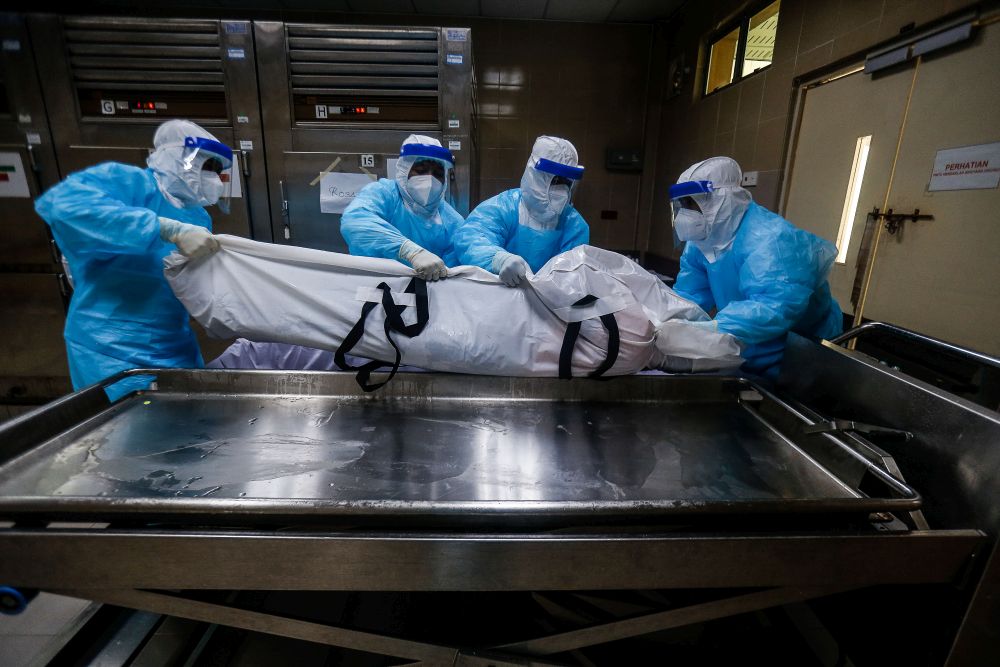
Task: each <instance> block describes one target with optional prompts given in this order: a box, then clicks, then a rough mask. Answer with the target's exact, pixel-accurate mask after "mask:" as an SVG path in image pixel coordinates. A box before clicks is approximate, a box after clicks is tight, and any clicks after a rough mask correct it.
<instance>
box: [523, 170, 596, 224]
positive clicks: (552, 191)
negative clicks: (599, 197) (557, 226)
mask: <svg viewBox="0 0 1000 667" xmlns="http://www.w3.org/2000/svg"><path fill="white" fill-rule="evenodd" d="M533 166H534V168H535V171H537V172H538V175H539V179H537V180H539V181H540V185H543V186H544V187H540V188H539V192H538V195H539V198H540V199H541V200H542V201H545V202H548V212H549V213H550V214H551V215H556V216H558V215H559V214H561V213H562V211H563V209H564V208H566V206H567V205H568V204H569V203H570V202H571V201H572V200H573V195H574V194H575V193H576V188H577V187H578V186H579V184H580V179H582V178H583V171H584V168H583V167H572V166H570V165H568V164H563V163H561V162H553V161H552V160H547V159H545V158H539V159H538V160H536V161H535V164H534V165H533Z"/></svg>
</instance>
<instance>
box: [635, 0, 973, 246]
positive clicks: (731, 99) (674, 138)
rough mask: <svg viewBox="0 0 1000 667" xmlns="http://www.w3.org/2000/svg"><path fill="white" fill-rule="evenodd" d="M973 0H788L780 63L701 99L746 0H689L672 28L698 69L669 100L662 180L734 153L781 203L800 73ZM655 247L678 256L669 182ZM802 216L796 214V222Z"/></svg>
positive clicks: (766, 197) (658, 197)
mask: <svg viewBox="0 0 1000 667" xmlns="http://www.w3.org/2000/svg"><path fill="white" fill-rule="evenodd" d="M969 4H970V3H969V0H935V1H934V2H928V1H926V0H782V3H781V13H780V16H779V20H778V34H777V36H776V39H775V51H774V61H773V63H772V65H771V66H770V67H768V68H767V69H765V70H763V71H760V72H757V73H756V74H753V75H751V76H750V77H748V78H746V79H744V80H743V81H741V82H740V83H737V84H735V85H733V86H731V87H729V88H726V89H724V90H722V91H719V92H718V93H715V94H713V95H709V96H707V97H702V96H701V95H700V94H698V93H699V91H700V90H701V89H702V86H703V85H704V71H703V67H704V62H703V60H704V58H702V59H701V61H702V62H699V55H700V50H702V49H703V48H704V40H705V38H706V37H708V36H709V35H710V34H711V33H712V32H713V31H714V30H716V29H717V28H718V27H721V25H723V24H724V23H726V22H727V21H728V20H729V18H730V17H731V16H733V15H734V14H735V13H736V12H737V11H739V10H740V9H741V8H742V7H745V6H746V5H747V3H746V2H737V1H733V0H729V1H725V2H689V3H688V4H687V6H686V7H685V10H684V12H683V14H682V15H681V16H679V17H678V20H677V21H676V22H674V23H672V24H671V25H670V26H669V29H670V32H671V34H672V38H668V39H670V42H671V44H670V56H669V57H671V58H672V57H674V56H676V55H677V54H679V53H683V54H684V57H685V61H686V64H687V65H688V66H690V67H691V69H692V72H691V74H689V75H688V77H687V78H686V79H685V81H684V89H683V92H682V93H681V94H680V95H679V96H677V97H675V98H672V99H670V100H668V101H666V102H665V103H664V105H663V109H662V116H661V126H660V139H659V144H658V147H659V150H658V161H657V167H656V170H655V180H656V182H658V183H659V182H663V183H672V182H674V181H675V180H676V178H677V176H678V175H679V174H680V173H681V171H683V170H684V169H685V168H686V167H688V166H689V165H691V164H693V163H694V162H697V161H699V160H702V159H704V158H707V157H712V156H713V155H730V156H732V157H733V158H734V159H736V160H737V161H738V162H739V163H740V165H741V166H742V167H743V170H744V171H751V170H756V171H758V172H759V180H758V185H757V186H756V187H755V188H752V189H751V191H752V192H753V194H754V199H755V200H756V201H758V202H759V203H761V204H762V205H764V206H767V207H768V208H772V209H776V208H777V206H778V201H777V200H778V196H779V190H780V186H781V178H782V164H783V158H784V153H785V148H786V146H787V143H786V142H787V140H788V136H787V135H788V133H789V116H790V112H791V106H792V97H793V95H794V92H795V91H794V88H793V79H794V78H795V77H798V76H801V75H803V74H806V73H809V72H812V71H814V70H817V69H820V68H822V67H825V66H827V65H830V64H831V63H834V62H836V61H838V60H841V59H843V58H845V57H847V56H850V55H852V54H855V53H859V52H864V51H865V50H866V49H868V48H870V47H872V46H874V45H876V44H878V43H879V42H881V41H884V40H887V39H890V38H892V37H893V36H895V35H897V34H899V31H900V28H902V27H904V26H906V25H907V24H910V23H915V24H916V25H917V26H920V25H921V24H924V23H927V22H929V21H932V20H934V19H936V18H939V17H941V16H944V15H946V14H950V13H952V12H954V11H957V10H959V9H961V8H962V7H965V6H967V5H969ZM654 192H655V193H656V194H655V197H654V201H653V210H652V216H651V218H652V220H651V225H650V228H649V235H648V238H649V242H648V246H647V250H648V251H649V252H650V253H652V254H654V255H659V256H663V257H670V256H674V257H676V252H675V250H674V248H673V235H672V232H671V230H670V223H669V215H668V212H667V206H668V201H667V198H666V196H665V195H666V189H665V188H656V189H655V190H654ZM793 222H794V221H793Z"/></svg>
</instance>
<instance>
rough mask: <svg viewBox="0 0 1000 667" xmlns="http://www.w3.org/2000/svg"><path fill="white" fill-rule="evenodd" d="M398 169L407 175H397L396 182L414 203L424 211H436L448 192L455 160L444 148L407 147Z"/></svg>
mask: <svg viewBox="0 0 1000 667" xmlns="http://www.w3.org/2000/svg"><path fill="white" fill-rule="evenodd" d="M397 165H398V167H397V171H399V172H403V171H405V173H397V180H399V181H400V182H401V185H403V186H404V187H405V189H406V191H407V193H408V194H409V195H410V197H411V198H412V199H413V201H414V202H415V203H416V204H418V205H420V206H422V207H426V208H433V207H436V205H437V203H438V202H440V201H441V200H442V199H444V197H445V196H446V194H447V192H448V183H449V181H450V178H451V173H452V170H453V169H454V166H455V157H454V156H453V155H452V154H451V151H449V150H448V149H447V148H443V147H441V146H434V145H433V144H404V145H403V147H402V149H401V150H400V159H399V161H398V162H397ZM400 168H402V169H400Z"/></svg>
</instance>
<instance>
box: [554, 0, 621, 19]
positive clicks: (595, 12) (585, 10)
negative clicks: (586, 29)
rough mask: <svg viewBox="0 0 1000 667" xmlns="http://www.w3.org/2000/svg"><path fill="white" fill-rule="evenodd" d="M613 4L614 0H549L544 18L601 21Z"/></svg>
mask: <svg viewBox="0 0 1000 667" xmlns="http://www.w3.org/2000/svg"><path fill="white" fill-rule="evenodd" d="M614 6H615V0H549V4H548V7H547V8H546V10H545V18H547V19H550V20H552V21H594V22H602V21H604V20H605V19H606V18H607V17H608V14H609V13H610V12H611V9H612V8H613V7H614Z"/></svg>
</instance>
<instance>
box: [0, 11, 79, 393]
mask: <svg viewBox="0 0 1000 667" xmlns="http://www.w3.org/2000/svg"><path fill="white" fill-rule="evenodd" d="M0 38H2V40H3V44H4V48H3V50H2V51H0V96H2V97H3V99H2V100H0V152H3V153H15V154H16V155H17V156H18V158H19V159H20V161H21V169H22V170H23V175H24V176H25V177H26V179H27V185H28V191H29V193H28V194H29V195H30V196H23V197H4V198H2V199H0V227H2V229H3V241H2V242H0V303H2V305H0V339H2V340H3V341H4V346H3V351H2V352H0V405H2V406H3V410H4V412H8V411H10V410H16V409H18V408H17V407H16V406H19V405H22V404H25V403H29V404H30V403H34V404H38V403H42V402H46V401H49V400H52V399H53V398H55V397H57V396H60V395H62V394H63V393H65V392H66V391H68V390H69V387H70V385H69V377H68V368H67V365H66V353H65V351H64V347H63V341H62V328H63V323H64V321H65V305H64V301H63V296H62V290H63V288H64V286H63V284H61V283H60V276H59V275H58V274H61V273H62V267H61V266H60V265H59V259H58V252H57V251H56V249H55V246H54V245H53V243H52V239H51V236H50V234H49V232H48V228H47V227H46V225H45V223H44V222H43V221H42V219H41V218H39V217H38V216H37V215H36V214H35V209H34V198H35V197H38V196H39V195H40V194H41V193H42V191H43V190H45V189H46V188H48V187H50V186H51V185H53V184H55V183H56V182H58V180H59V170H58V168H57V165H56V159H55V152H54V149H53V144H52V136H51V134H50V132H49V124H48V120H47V118H46V113H45V105H44V103H43V101H42V94H41V88H40V83H39V71H38V69H37V66H36V63H35V58H34V55H33V53H32V49H31V46H32V45H31V40H30V38H29V35H28V30H27V27H26V25H25V22H24V19H23V18H22V17H20V16H17V15H14V14H4V13H0ZM4 177H5V178H7V177H9V178H11V179H12V180H14V179H15V178H16V177H17V175H16V174H5V175H4Z"/></svg>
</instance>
